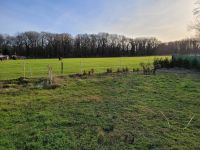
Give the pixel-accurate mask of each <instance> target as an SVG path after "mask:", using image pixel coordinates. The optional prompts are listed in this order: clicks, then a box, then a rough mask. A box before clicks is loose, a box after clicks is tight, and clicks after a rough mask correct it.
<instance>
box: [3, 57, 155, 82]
mask: <svg viewBox="0 0 200 150" xmlns="http://www.w3.org/2000/svg"><path fill="white" fill-rule="evenodd" d="M140 59H141V58H123V57H120V58H79V59H63V60H62V61H59V60H58V59H41V60H40V59H35V60H34V59H31V60H30V59H27V60H8V61H4V62H0V80H8V79H16V78H19V77H28V78H35V77H46V76H48V66H51V67H52V72H53V74H54V76H61V75H70V74H77V73H83V72H84V71H86V72H87V71H89V70H91V69H93V70H94V72H95V73H103V72H106V70H107V69H108V68H112V70H113V71H117V69H118V68H123V67H127V68H129V70H133V69H138V68H140V65H139V64H140V63H142V62H145V63H152V62H153V60H154V59H155V57H145V58H142V59H141V60H140Z"/></svg>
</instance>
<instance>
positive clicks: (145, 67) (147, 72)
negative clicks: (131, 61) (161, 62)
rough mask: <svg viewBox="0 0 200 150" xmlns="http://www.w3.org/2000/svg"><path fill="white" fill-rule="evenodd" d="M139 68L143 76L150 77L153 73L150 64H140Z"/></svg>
mask: <svg viewBox="0 0 200 150" xmlns="http://www.w3.org/2000/svg"><path fill="white" fill-rule="evenodd" d="M140 66H141V67H142V69H143V74H144V75H150V74H152V73H153V72H154V68H153V67H152V66H151V64H150V63H147V64H145V63H140Z"/></svg>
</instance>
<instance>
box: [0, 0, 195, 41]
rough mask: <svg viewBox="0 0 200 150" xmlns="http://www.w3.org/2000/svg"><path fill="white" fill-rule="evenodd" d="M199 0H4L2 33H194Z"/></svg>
mask: <svg viewBox="0 0 200 150" xmlns="http://www.w3.org/2000/svg"><path fill="white" fill-rule="evenodd" d="M195 1H196V0H84V1H83V0H68V1H64V0H60V1H54V0H42V1H41V0H30V1H27V0H16V1H12V0H1V2H0V18H1V19H0V32H1V33H10V34H14V33H16V32H20V31H25V30H36V31H49V32H69V33H72V34H73V35H75V34H77V33H86V32H87V33H98V32H109V33H117V34H124V35H126V36H129V37H136V36H156V37H158V38H159V39H161V40H163V41H168V40H176V39H181V38H186V37H189V36H191V33H190V32H188V30H187V26H188V25H189V24H190V23H191V21H192V19H193V18H192V17H193V15H192V10H193V8H194V3H195Z"/></svg>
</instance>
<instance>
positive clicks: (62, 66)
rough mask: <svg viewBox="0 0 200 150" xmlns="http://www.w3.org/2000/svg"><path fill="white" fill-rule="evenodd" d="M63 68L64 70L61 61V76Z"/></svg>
mask: <svg viewBox="0 0 200 150" xmlns="http://www.w3.org/2000/svg"><path fill="white" fill-rule="evenodd" d="M63 68H64V65H63V62H62V61H61V74H63Z"/></svg>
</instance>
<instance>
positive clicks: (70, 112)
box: [0, 58, 200, 150]
mask: <svg viewBox="0 0 200 150" xmlns="http://www.w3.org/2000/svg"><path fill="white" fill-rule="evenodd" d="M130 59H131V58H130ZM38 80H39V79H30V81H29V83H28V85H26V84H25V85H21V84H16V83H15V82H14V83H10V84H9V85H5V86H4V87H9V88H2V89H0V114H1V115H0V149H6V150H9V149H24V150H25V149H52V150H55V149H59V150H60V149H63V150H66V149H114V150H117V149H119V150H121V149H158V150H160V149H199V148H200V141H199V139H200V109H199V108H200V101H199V97H200V88H199V87H200V78H199V74H174V73H165V74H164V73H159V74H157V75H156V76H143V75H136V74H132V73H130V74H126V75H122V74H113V75H95V76H92V77H88V78H86V79H79V78H68V77H64V78H63V79H59V80H58V82H59V83H60V87H58V88H57V89H54V90H53V89H52V90H48V89H42V88H38V86H37V84H38ZM162 113H163V114H164V115H165V116H166V117H167V118H168V120H169V123H170V126H169V125H168V123H167V120H166V118H165V117H164V116H163V115H162ZM193 115H195V116H194V119H193V120H192V121H191V123H190V124H189V126H188V128H186V129H184V128H185V126H186V125H187V123H188V122H189V121H190V119H191V117H192V116H193Z"/></svg>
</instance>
